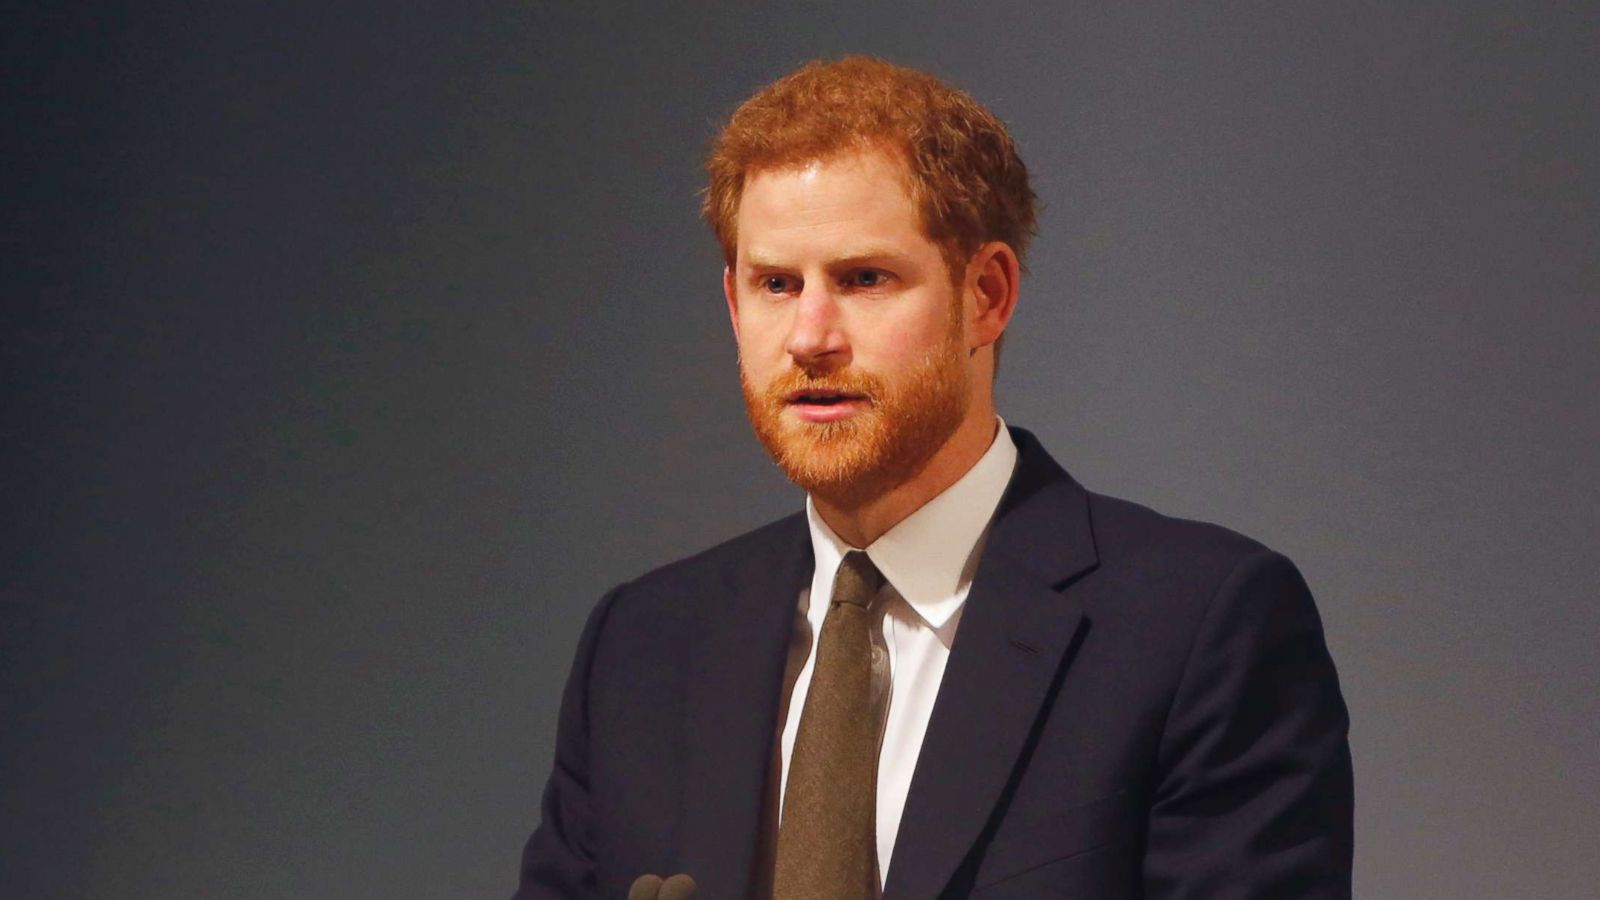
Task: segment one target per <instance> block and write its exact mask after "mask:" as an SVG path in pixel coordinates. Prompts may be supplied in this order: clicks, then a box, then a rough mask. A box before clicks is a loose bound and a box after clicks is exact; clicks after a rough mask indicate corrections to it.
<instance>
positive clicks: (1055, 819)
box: [973, 791, 1141, 896]
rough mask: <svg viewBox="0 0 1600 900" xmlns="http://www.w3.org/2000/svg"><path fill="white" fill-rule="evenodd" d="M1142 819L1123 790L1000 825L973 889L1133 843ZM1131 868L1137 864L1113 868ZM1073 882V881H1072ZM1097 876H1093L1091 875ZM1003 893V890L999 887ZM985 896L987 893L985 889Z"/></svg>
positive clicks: (1005, 882) (1006, 882)
mask: <svg viewBox="0 0 1600 900" xmlns="http://www.w3.org/2000/svg"><path fill="white" fill-rule="evenodd" d="M1140 820H1141V817H1140V815H1139V811H1138V809H1137V808H1136V806H1135V803H1134V798H1133V796H1132V795H1131V794H1129V793H1128V792H1127V791H1119V792H1117V793H1115V794H1112V795H1110V796H1106V797H1101V798H1099V799H1097V800H1091V801H1089V802H1088V803H1083V804H1079V805H1077V806H1073V807H1069V808H1068V809H1064V810H1062V811H1061V812H1059V813H1056V814H1054V815H1051V816H1049V817H1047V818H1044V819H1034V820H1032V821H1029V822H1025V823H1016V824H1015V825H1012V824H1011V823H1002V825H1001V826H1000V829H999V831H997V832H996V834H995V836H994V839H993V840H991V841H990V842H989V846H988V848H987V849H986V850H985V851H984V854H983V862H982V863H981V864H980V865H979V867H978V871H977V873H976V877H975V878H974V880H973V888H974V890H975V891H983V890H984V889H985V888H989V887H994V888H996V889H1001V888H1002V887H1003V886H1005V885H1007V884H1009V883H1011V882H1013V880H1016V879H1019V878H1020V877H1021V876H1024V875H1028V874H1029V873H1033V872H1035V871H1036V870H1039V869H1041V868H1043V867H1045V866H1051V865H1052V864H1054V863H1065V861H1067V860H1070V859H1073V858H1075V857H1079V856H1084V855H1086V854H1090V853H1093V852H1095V851H1106V852H1107V853H1110V852H1111V851H1112V849H1113V848H1117V847H1125V848H1126V847H1132V846H1133V845H1135V844H1136V843H1137V839H1138V836H1139V828H1140ZM1114 868H1115V869H1116V870H1117V871H1123V870H1125V871H1129V872H1136V871H1137V867H1136V866H1116V867H1114ZM1074 880H1076V879H1074ZM1096 880H1098V879H1096ZM1029 881H1030V883H1031V879H1029ZM1002 892H1003V891H1002ZM986 896H987V893H986Z"/></svg>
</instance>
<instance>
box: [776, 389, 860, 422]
mask: <svg viewBox="0 0 1600 900" xmlns="http://www.w3.org/2000/svg"><path fill="white" fill-rule="evenodd" d="M783 399H784V404H785V406H787V407H788V408H789V409H791V410H793V411H794V413H795V415H797V416H799V417H800V421H802V422H810V423H811V424H813V425H821V424H826V423H829V422H842V421H844V420H845V419H850V418H853V417H855V416H856V415H858V414H860V413H862V412H865V411H866V408H867V406H868V405H869V404H870V403H871V402H872V401H871V400H870V399H869V398H868V397H867V395H866V394H858V393H854V392H852V391H836V390H828V389H826V388H805V389H802V390H798V391H790V392H789V393H788V394H786V395H784V398H783Z"/></svg>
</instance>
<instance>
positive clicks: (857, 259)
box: [744, 246, 910, 269]
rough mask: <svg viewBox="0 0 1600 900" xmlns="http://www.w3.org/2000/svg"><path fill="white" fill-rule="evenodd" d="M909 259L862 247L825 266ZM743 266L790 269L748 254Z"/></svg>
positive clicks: (887, 250)
mask: <svg viewBox="0 0 1600 900" xmlns="http://www.w3.org/2000/svg"><path fill="white" fill-rule="evenodd" d="M909 258H910V257H909V256H908V255H907V254H906V253H904V252H902V251H900V250H896V249H893V248H890V247H870V246H869V247H863V248H861V249H859V250H852V251H850V252H848V253H845V254H843V255H841V256H838V257H836V258H834V259H831V260H829V261H828V263H827V266H828V268H830V269H839V268H846V267H849V266H859V265H862V264H863V263H872V262H904V261H906V260H907V259H909ZM744 264H745V266H746V267H748V268H751V269H786V268H790V267H789V266H786V265H784V264H783V263H780V262H777V261H776V260H772V259H768V258H766V257H764V256H760V255H758V254H750V255H748V256H746V257H745V261H744Z"/></svg>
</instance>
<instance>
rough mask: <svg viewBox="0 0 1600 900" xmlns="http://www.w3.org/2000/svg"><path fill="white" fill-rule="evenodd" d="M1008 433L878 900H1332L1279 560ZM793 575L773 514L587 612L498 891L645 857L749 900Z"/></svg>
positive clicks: (615, 874) (1328, 752)
mask: <svg viewBox="0 0 1600 900" xmlns="http://www.w3.org/2000/svg"><path fill="white" fill-rule="evenodd" d="M1012 435H1013V438H1014V439H1015V440H1016V442H1017V445H1018V449H1019V459H1018V464H1017V469H1016V472H1015V473H1014V474H1013V476H1012V480H1011V483H1010V485H1009V486H1008V488H1007V490H1006V494H1005V497H1004V499H1003V500H1002V501H1001V504H1000V507H999V509H998V511H997V513H996V517H995V520H994V523H993V525H992V527H991V530H990V532H989V537H988V540H987V543H986V544H985V547H984V550H983V555H982V557H981V560H980V562H979V565H978V569H977V573H976V576H975V579H974V581H973V584H972V590H971V593H970V594H969V595H968V598H967V602H966V607H965V610H964V612H963V613H962V618H961V627H960V630H959V632H958V633H957V637H956V641H955V644H954V646H953V648H952V650H951V654H950V660H949V663H948V666H947V668H946V670H945V673H944V680H943V682H942V683H941V684H940V688H939V694H938V699H937V701H936V702H935V705H934V708H933V713H932V718H931V719H930V721H929V723H928V730H927V734H926V737H925V738H924V741H923V745H922V750H921V755H920V756H919V758H918V760H917V766H916V770H915V774H914V775H913V777H912V782H911V789H910V794H909V796H908V797H907V799H906V807H905V812H904V817H903V818H902V820H901V824H900V832H899V835H898V837H897V839H896V842H895V852H894V858H893V859H892V860H891V864H890V867H889V870H888V880H887V884H886V885H885V888H884V897H885V900H932V898H944V897H949V898H954V897H967V896H973V897H980V898H1002V897H1019V898H1024V897H1025V898H1047V897H1061V898H1068V897H1070V898H1081V900H1089V898H1104V900H1112V898H1115V900H1133V898H1149V900H1156V898H1160V900H1180V898H1184V900H1187V898H1231V900H1286V898H1294V900H1300V898H1306V900H1312V898H1316V900H1321V898H1348V897H1349V896H1350V867H1351V843H1352V841H1351V819H1352V807H1353V787H1352V776H1351V765H1350V754H1349V744H1348V741H1347V731H1348V718H1347V714H1346V710H1345V705H1344V701H1343V699H1342V698H1341V696H1340V692H1339V685H1338V679H1337V676H1336V674H1335V672H1334V667H1333V662H1332V660H1331V659H1330V658H1329V655H1328V650H1327V647H1326V645H1325V643H1324V640H1323V634H1322V626H1321V622H1320V621H1319V619H1318V616H1317V612H1316V609H1315V607H1314V606H1313V604H1312V600H1311V595H1310V592H1309V591H1308V590H1307V589H1306V585H1305V582H1304V581H1303V580H1302V579H1301V577H1300V575H1299V573H1298V572H1297V571H1296V570H1295V568H1294V566H1293V565H1292V564H1291V563H1290V562H1289V561H1288V560H1287V559H1285V558H1284V557H1283V556H1281V555H1279V554H1277V553H1275V552H1273V551H1271V550H1269V549H1267V548H1265V547H1263V546H1261V545H1260V544H1258V543H1256V542H1254V541H1252V540H1250V539H1248V538H1245V537H1242V536H1240V535H1238V534H1235V533H1233V532H1230V531H1227V530H1225V529H1222V528H1219V527H1217V526H1214V525H1207V524H1202V523H1197V522H1190V521H1184V520H1179V519H1173V518H1168V517H1165V516H1162V515H1159V514H1157V513H1155V512H1152V511H1151V510H1149V509H1146V508H1144V507H1141V506H1137V505H1135V504H1132V503H1127V502H1125V501H1121V500H1115V499H1112V498H1109V497H1103V496H1099V495H1096V494H1092V493H1089V492H1087V491H1085V490H1084V489H1083V488H1082V487H1080V486H1079V485H1078V483H1077V482H1075V481H1074V480H1073V479H1072V478H1071V477H1069V476H1068V475H1067V473H1066V472H1064V471H1063V470H1062V469H1061V468H1060V467H1059V466H1057V465H1056V463H1055V461H1054V460H1052V459H1051V458H1050V456H1049V455H1048V454H1047V453H1046V452H1045V451H1044V449H1043V448H1042V447H1040V446H1039V444H1038V442H1037V441H1036V440H1035V439H1034V437H1033V436H1032V435H1031V434H1029V433H1028V432H1026V431H1022V430H1020V429H1013V431H1012ZM811 568H812V564H811V544H810V537H809V532H808V530H807V527H806V521H805V517H804V515H794V516H790V517H788V518H786V519H782V520H780V521H778V522H775V523H773V524H771V525H768V526H766V527H764V528H761V529H759V530H757V531H753V532H750V533H748V534H745V535H743V536H741V537H738V538H735V539H734V540H732V541H729V542H728V543H725V544H723V545H721V546H718V547H716V548H713V549H711V550H708V551H706V552H704V553H702V554H700V555H698V556H695V557H692V558H690V559H686V560H683V561H680V562H677V563H674V564H672V565H669V566H666V567H664V568H662V569H658V570H656V571H654V572H651V573H649V574H647V575H645V576H643V577H641V578H639V579H637V580H635V581H632V582H630V583H628V584H624V585H621V586H620V587H618V588H616V589H614V590H612V591H611V592H610V593H608V594H607V595H606V596H605V598H604V599H602V600H601V602H600V604H599V605H598V606H597V607H596V609H595V610H594V613H593V614H592V615H591V616H590V618H589V622H588V625H587V626H586V628H585V629H584V632H583V636H582V638H581V639H580V641H579V645H578V652H577V658H576V661H575V663H574V664H573V668H572V674H571V677H570V680H569V681H568V683H567V688H566V693H565V695H564V698H563V702H562V708H561V714H560V721H559V725H558V733H557V738H556V751H555V763H554V769H553V771H552V773H551V775H550V780H549V782H548V785H547V786H546V789H545V793H544V800H543V809H542V813H543V818H542V821H541V823H540V825H539V827H538V829H537V830H536V831H534V833H533V836H532V837H531V838H530V839H529V840H528V843H527V847H526V849H525V851H524V855H523V864H522V879H521V887H520V890H519V891H518V892H517V895H516V897H517V898H518V900H534V898H577V897H606V898H621V897H624V896H626V894H627V889H628V886H629V884H630V883H631V882H632V881H633V879H634V878H635V877H637V876H638V875H640V874H643V873H646V872H653V873H657V874H661V875H670V874H674V873H678V872H684V873H688V874H689V875H691V876H693V877H694V879H695V880H696V881H697V882H698V883H699V886H700V893H699V896H700V897H701V898H710V900H735V898H744V897H750V896H758V895H759V894H760V893H761V892H762V890H763V888H762V885H763V884H764V883H765V881H764V879H765V878H766V875H767V873H766V871H765V870H766V868H767V866H769V865H770V843H769V841H770V835H771V828H772V823H771V821H770V819H771V818H772V816H773V806H774V804H773V802H772V799H771V794H770V793H769V792H770V791H771V790H773V788H774V784H773V781H774V777H773V774H772V773H773V772H774V770H775V765H774V759H775V758H776V750H775V739H776V736H777V734H778V727H779V720H778V706H779V702H780V697H779V695H780V692H781V689H782V680H783V672H784V661H785V656H786V649H787V644H788V640H789V632H790V628H791V626H792V625H793V622H794V619H795V604H796V602H797V598H798V597H799V594H800V591H801V589H802V588H803V587H805V586H806V585H807V584H808V583H809V580H810V577H811Z"/></svg>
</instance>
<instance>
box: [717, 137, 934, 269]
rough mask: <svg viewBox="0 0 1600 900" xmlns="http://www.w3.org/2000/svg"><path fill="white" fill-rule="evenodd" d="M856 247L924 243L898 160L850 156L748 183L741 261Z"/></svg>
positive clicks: (753, 177)
mask: <svg viewBox="0 0 1600 900" xmlns="http://www.w3.org/2000/svg"><path fill="white" fill-rule="evenodd" d="M861 242H874V243H879V244H882V243H893V244H911V245H920V244H927V243H928V241H927V239H926V237H924V235H923V229H922V223H921V218H920V216H919V212H918V208H917V204H916V203H915V201H914V200H913V199H912V197H911V193H910V191H909V190H908V179H907V175H906V167H905V163H904V162H902V161H901V159H900V158H899V157H898V156H896V155H892V154H889V153H887V152H884V151H878V150H871V151H864V152H854V153H850V154H846V155H841V156H837V157H832V158H829V159H823V160H814V161H810V162H807V163H804V164H801V165H795V166H785V167H781V168H771V169H760V170H757V171H755V172H753V173H751V174H750V175H749V176H748V177H747V178H746V181H745V185H744V190H743V192H742V196H741V198H740V202H739V218H738V246H739V256H740V257H745V256H747V254H748V255H762V256H765V255H771V254H773V253H775V252H778V251H784V250H802V251H803V250H821V249H824V248H828V247H830V246H832V245H839V244H844V245H849V244H853V243H861ZM840 249H843V248H840ZM902 249H908V250H909V249H913V248H912V247H909V246H908V247H903V248H902Z"/></svg>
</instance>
